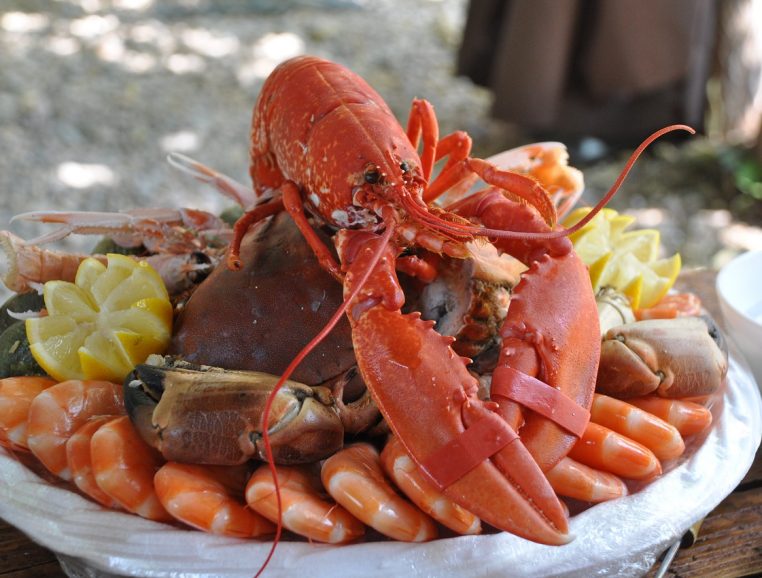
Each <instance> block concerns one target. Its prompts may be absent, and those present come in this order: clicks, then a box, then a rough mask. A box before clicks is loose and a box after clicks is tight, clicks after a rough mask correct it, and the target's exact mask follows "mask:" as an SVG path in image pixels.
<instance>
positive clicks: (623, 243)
mask: <svg viewBox="0 0 762 578" xmlns="http://www.w3.org/2000/svg"><path fill="white" fill-rule="evenodd" d="M589 211H590V209H589V207H582V208H579V209H577V210H575V211H574V212H573V213H571V214H570V215H569V217H568V218H567V219H566V220H565V221H564V226H565V227H570V226H572V225H573V224H574V223H576V222H578V221H579V220H580V219H582V218H583V217H584V216H585V215H587V213H588V212H589ZM634 222H635V218H634V217H631V216H629V215H620V214H619V213H617V212H616V211H615V210H613V209H608V208H606V209H603V210H602V211H601V212H600V213H598V214H597V215H596V216H595V217H594V218H593V219H592V220H591V221H590V222H589V223H587V224H586V225H585V226H584V227H582V228H581V229H580V230H579V231H577V232H575V233H573V234H572V235H570V236H569V238H570V239H571V241H572V242H573V243H574V249H575V251H576V252H577V254H578V255H579V257H580V258H581V259H582V261H584V263H585V264H586V265H587V266H588V268H589V272H590V280H591V282H592V284H593V289H594V290H595V291H596V292H597V291H598V290H599V289H601V288H603V287H607V286H608V287H613V288H615V289H617V290H619V291H621V292H623V293H624V294H625V295H627V297H629V299H630V302H631V305H632V307H633V308H646V307H652V306H653V305H656V303H658V302H659V300H660V299H661V298H662V297H664V295H666V293H667V291H669V289H670V288H671V287H672V285H673V284H674V282H675V279H676V278H677V275H678V274H679V272H680V267H681V261H680V254H679V253H676V254H674V255H672V256H671V257H669V258H666V259H659V258H658V256H659V246H660V236H659V231H657V230H655V229H636V230H632V231H627V230H626V229H627V228H628V227H629V226H630V225H632V224H633V223H634Z"/></svg>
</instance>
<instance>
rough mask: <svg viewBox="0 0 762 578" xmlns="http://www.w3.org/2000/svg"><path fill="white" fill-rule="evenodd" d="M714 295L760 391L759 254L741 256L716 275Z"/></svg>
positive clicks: (761, 261)
mask: <svg viewBox="0 0 762 578" xmlns="http://www.w3.org/2000/svg"><path fill="white" fill-rule="evenodd" d="M717 295H718V296H719V299H720V308H721V309H722V316H723V317H724V318H725V324H726V327H727V330H728V333H729V334H730V338H731V339H732V340H733V342H734V343H735V344H736V345H737V346H738V348H739V349H740V350H741V353H743V355H744V357H745V358H746V361H747V362H748V363H749V366H750V367H751V371H752V373H753V374H754V378H755V379H756V380H757V385H758V386H760V388H762V251H750V252H748V253H743V254H742V255H739V256H738V257H736V258H735V259H733V260H732V261H731V262H730V263H728V264H727V265H725V267H723V268H722V270H721V271H720V273H719V275H718V276H717Z"/></svg>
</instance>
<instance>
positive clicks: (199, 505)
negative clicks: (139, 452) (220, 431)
mask: <svg viewBox="0 0 762 578" xmlns="http://www.w3.org/2000/svg"><path fill="white" fill-rule="evenodd" d="M248 473H249V470H248V467H247V466H246V465H242V466H205V465H196V464H180V463H177V462H167V463H166V464H164V465H163V466H162V467H161V468H160V469H159V471H158V472H156V475H155V476H154V479H153V483H154V488H155V490H156V495H157V496H158V497H159V501H160V502H161V504H162V506H164V508H166V510H167V511H168V512H169V513H170V514H171V515H172V516H173V517H175V518H176V519H177V520H179V521H181V522H184V523H185V524H188V525H189V526H193V527H194V528H197V529H199V530H203V531H204V532H209V533H210V534H219V535H223V536H233V537H234V538H256V537H259V536H265V535H269V534H273V533H274V532H275V525H274V524H273V523H272V522H270V521H269V520H267V519H266V518H264V517H263V516H260V515H259V514H257V513H256V512H253V511H251V510H250V509H248V508H247V507H246V504H245V503H244V500H243V492H244V487H245V486H246V478H247V477H248Z"/></svg>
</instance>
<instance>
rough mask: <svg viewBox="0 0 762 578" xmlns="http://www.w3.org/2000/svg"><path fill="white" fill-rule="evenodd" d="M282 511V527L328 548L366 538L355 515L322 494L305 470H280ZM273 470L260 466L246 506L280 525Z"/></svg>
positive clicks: (297, 468) (316, 483)
mask: <svg viewBox="0 0 762 578" xmlns="http://www.w3.org/2000/svg"><path fill="white" fill-rule="evenodd" d="M277 473H278V488H279V489H280V495H281V504H282V509H283V515H282V518H281V519H282V523H283V526H284V527H285V528H286V529H288V530H290V531H292V532H294V533H295V534H299V535H300V536H304V537H306V538H309V539H310V540H315V541H317V542H325V543H328V544H344V543H346V542H352V541H354V540H356V539H357V538H360V537H361V536H363V535H364V534H365V526H364V525H363V524H362V522H360V521H359V520H358V519H357V518H355V517H354V516H353V515H352V514H350V513H349V512H348V511H347V510H345V509H344V508H343V507H341V506H339V505H337V504H336V503H335V502H334V503H331V502H329V501H327V500H325V499H323V497H322V496H321V494H320V490H322V488H321V487H320V484H319V480H314V479H313V477H312V476H310V472H309V471H308V469H307V468H306V467H305V466H280V467H278V469H277ZM276 498H277V496H276V494H275V484H274V483H273V477H272V474H271V473H270V469H269V468H268V467H267V466H261V467H260V468H258V469H257V470H256V471H255V472H254V474H253V475H252V476H251V478H250V479H249V482H248V484H247V485H246V503H247V504H249V507H250V508H251V509H252V510H254V511H256V512H258V513H260V514H261V515H262V516H264V517H265V518H267V519H269V520H272V521H273V522H277V520H278V502H277V499H276Z"/></svg>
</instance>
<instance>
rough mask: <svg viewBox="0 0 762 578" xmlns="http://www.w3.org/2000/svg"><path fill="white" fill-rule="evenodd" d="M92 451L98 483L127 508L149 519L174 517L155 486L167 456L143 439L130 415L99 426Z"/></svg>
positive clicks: (92, 444)
mask: <svg viewBox="0 0 762 578" xmlns="http://www.w3.org/2000/svg"><path fill="white" fill-rule="evenodd" d="M90 455H91V459H92V467H93V474H94V475H95V481H96V482H97V483H98V487H100V489H101V490H103V491H104V492H105V493H106V494H107V495H108V496H110V497H111V498H112V499H113V500H114V501H116V502H117V503H118V504H119V505H120V506H122V507H123V508H124V509H125V510H127V511H128V512H132V513H133V514H137V515H138V516H142V517H143V518H148V519H149V520H156V521H158V522H172V521H174V518H173V517H172V516H171V515H170V514H169V512H167V510H165V509H164V506H162V505H161V502H160V501H159V498H158V496H157V495H156V491H155V490H154V486H153V478H154V475H155V474H156V471H157V470H158V469H159V468H160V467H161V466H162V465H163V464H164V460H163V458H162V457H161V454H159V452H157V451H156V450H154V449H153V448H152V447H151V446H149V445H148V444H147V443H145V442H144V441H143V438H141V437H140V434H138V432H137V431H135V428H134V427H133V426H132V422H131V421H130V418H129V417H128V416H122V417H119V418H117V419H113V420H111V421H110V422H108V423H106V424H104V425H102V426H101V427H100V428H98V431H96V432H95V433H94V434H93V437H92V439H91V440H90Z"/></svg>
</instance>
